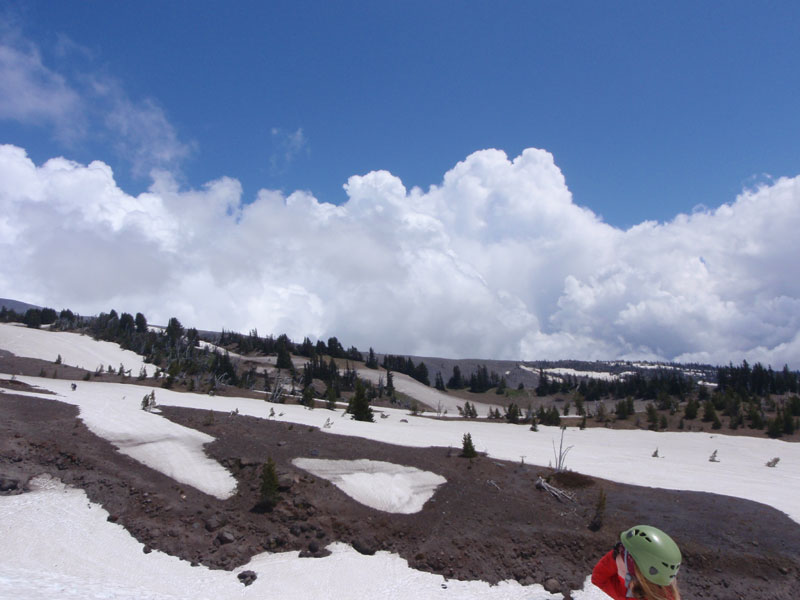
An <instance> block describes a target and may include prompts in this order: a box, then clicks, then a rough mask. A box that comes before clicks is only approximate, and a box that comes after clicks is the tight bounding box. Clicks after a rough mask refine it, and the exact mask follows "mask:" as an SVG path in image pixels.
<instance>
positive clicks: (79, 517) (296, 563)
mask: <svg viewBox="0 0 800 600" xmlns="http://www.w3.org/2000/svg"><path fill="white" fill-rule="evenodd" d="M0 332H2V333H0V335H2V336H3V337H0V348H3V349H6V350H10V351H12V352H14V353H15V354H20V355H23V356H34V355H37V353H39V354H41V353H43V352H44V350H45V349H48V348H49V350H47V352H46V354H47V356H40V357H43V358H46V359H48V360H53V359H54V357H52V356H50V355H51V354H53V352H54V350H53V349H54V346H53V344H51V343H50V341H51V340H53V341H54V343H56V342H55V340H59V341H58V342H57V343H59V344H61V343H62V342H61V340H69V341H68V342H63V343H64V344H65V345H64V346H63V349H64V352H61V351H60V350H55V352H56V353H60V354H62V360H63V361H65V362H67V361H71V360H74V357H76V356H78V357H80V356H93V357H94V359H95V360H96V361H97V362H98V364H112V365H113V364H114V363H115V362H116V361H120V358H119V357H120V356H121V355H120V354H119V353H121V352H122V351H121V350H120V349H119V348H118V347H116V346H114V345H106V344H102V345H99V344H98V343H97V342H94V341H93V340H91V339H90V338H87V337H83V336H79V335H74V334H56V333H48V332H41V331H40V332H36V331H35V330H25V329H21V328H16V331H15V330H13V329H11V328H8V327H7V326H2V327H0ZM20 332H22V333H20ZM12 333H13V335H12ZM64 335H69V336H70V337H62V336H64ZM42 336H46V337H42ZM8 339H11V340H13V341H12V342H11V343H8V344H7V343H6V340H8ZM12 346H13V347H12ZM106 351H107V354H106V353H105V352H106ZM68 356H69V357H73V359H67V358H66V357H68ZM80 360H83V359H80ZM74 364H80V361H76V362H75V363H74ZM125 364H126V367H127V368H131V366H132V365H133V363H132V362H131V363H130V364H129V363H125ZM0 377H10V374H0ZM18 379H20V380H22V381H25V382H27V383H29V384H31V385H35V386H38V387H40V388H41V389H42V390H45V389H49V390H52V391H54V392H56V393H57V395H55V396H53V395H51V394H43V393H42V394H35V395H37V396H39V397H42V398H46V399H50V400H60V401H64V402H69V403H71V404H75V405H77V406H78V407H79V408H80V416H81V418H82V419H84V420H85V422H86V423H87V426H89V428H90V429H92V431H94V432H95V433H97V434H98V435H101V436H103V437H105V438H107V439H109V440H110V441H112V443H114V444H116V445H117V446H118V447H119V448H120V451H122V452H126V453H127V454H129V455H130V456H133V457H134V458H136V459H137V460H140V461H141V462H143V463H145V464H148V465H150V466H151V467H153V468H156V469H158V470H160V471H161V472H163V473H166V474H168V475H170V476H173V477H177V474H178V473H183V474H185V477H184V478H183V479H181V481H182V482H184V483H185V484H187V485H194V486H195V487H198V488H199V489H203V490H208V491H209V493H215V494H217V495H221V497H225V496H224V495H225V494H228V493H230V491H231V489H232V488H231V486H232V485H233V479H232V478H231V477H230V474H228V473H227V472H225V470H224V469H222V467H221V466H220V465H218V464H217V463H215V462H214V461H212V460H209V459H207V458H206V457H205V456H204V455H203V454H202V449H201V448H202V444H203V443H205V442H207V441H209V440H210V438H208V437H207V436H203V435H201V434H199V433H197V432H192V431H191V430H188V429H186V428H182V427H180V426H177V425H175V424H172V423H170V422H168V421H167V420H166V419H163V418H162V417H160V416H159V415H158V414H155V413H146V412H144V411H142V410H141V398H142V396H143V395H144V394H145V393H147V392H148V389H147V388H143V387H140V386H131V385H126V384H112V383H102V382H78V385H77V389H76V390H72V389H71V382H68V381H62V380H58V379H42V378H37V377H18ZM426 389H427V388H426ZM3 393H5V392H3ZM156 400H157V402H158V403H159V404H162V405H173V406H184V407H192V408H199V409H203V410H209V409H213V410H224V411H233V410H237V409H238V411H239V412H240V413H242V414H247V415H252V416H256V417H260V418H269V412H270V410H269V409H270V408H271V407H273V406H274V405H271V404H269V403H266V402H264V401H261V400H254V399H248V398H229V397H220V396H217V397H210V396H204V395H199V394H187V393H178V392H174V391H170V390H163V389H157V390H156ZM280 413H283V414H282V415H280V416H279V417H277V418H279V419H281V420H284V421H290V422H294V423H301V424H305V425H314V426H317V427H320V428H322V431H324V432H327V433H330V434H344V435H355V436H361V437H365V438H369V439H375V440H380V441H383V442H388V443H394V444H400V445H408V446H454V447H457V446H458V445H460V443H461V438H462V435H463V434H464V433H466V432H470V433H471V435H472V438H473V441H474V442H475V445H476V447H477V448H478V450H483V451H487V452H488V453H489V454H490V456H493V457H496V458H502V459H508V460H514V461H517V460H519V459H520V457H521V456H524V457H525V461H526V462H527V463H538V464H547V463H548V462H551V461H552V459H553V443H554V442H557V440H558V438H559V436H560V434H561V431H560V430H559V429H557V428H549V427H540V430H539V431H538V432H532V431H530V430H529V429H528V428H527V427H525V426H514V425H509V424H503V423H490V422H486V421H482V422H478V421H462V420H450V421H440V420H436V419H427V418H423V417H412V416H410V415H408V414H407V412H406V411H401V410H397V409H384V414H385V415H387V418H381V419H377V420H376V422H375V423H362V422H357V421H352V420H350V419H349V418H346V416H345V415H344V414H343V412H342V411H341V410H338V411H335V412H332V411H328V410H324V409H317V410H307V409H305V408H304V407H302V406H297V405H281V406H280V411H279V414H280ZM326 424H327V425H328V426H327V427H326ZM565 443H566V444H568V445H571V446H573V449H572V450H571V452H570V454H569V455H568V460H567V465H568V466H569V467H570V468H572V469H574V470H576V471H580V472H583V473H587V474H590V475H596V476H600V477H605V478H608V479H614V480H616V481H620V482H624V483H631V484H638V485H648V486H656V487H664V488H672V489H683V490H697V491H707V492H714V493H719V494H727V495H731V496H737V497H741V498H747V499H751V500H756V501H759V502H763V503H765V504H769V505H772V506H774V507H776V508H778V509H779V510H782V511H784V512H785V513H787V514H788V515H789V516H790V517H791V518H792V519H794V520H795V521H797V522H800V503H798V502H797V498H798V497H800V469H798V465H800V444H791V443H786V442H781V441H776V440H769V439H760V438H750V437H741V436H740V437H732V436H725V435H721V434H708V433H688V432H686V433H656V432H650V431H614V430H608V429H587V430H584V431H580V430H578V429H569V430H567V431H566V433H565ZM656 448H658V450H659V452H658V454H659V456H660V457H661V458H653V457H652V454H653V451H654V450H655V449H656ZM714 451H716V452H717V458H718V459H719V462H710V461H709V457H710V455H711V453H712V452H714ZM773 457H780V459H781V460H780V463H779V465H778V466H777V467H776V468H767V467H766V466H765V463H766V461H768V460H769V459H771V458H773ZM609 465H616V467H615V468H610V467H609ZM353 472H355V471H353ZM356 483H357V485H356V486H355V487H356V488H357V491H358V493H359V494H362V495H364V494H366V496H369V494H368V492H369V484H368V483H365V481H364V480H363V478H362V479H359V480H358V481H357V482H356ZM414 485H415V484H414V483H413V482H412V483H411V487H413V486H414ZM379 495H380V494H377V493H376V494H375V496H376V497H377V496H379ZM363 498H364V496H362V500H359V501H364V500H363ZM367 501H368V502H369V501H372V500H367ZM106 516H107V515H106V514H105V511H103V510H102V509H100V508H98V507H97V506H94V505H92V504H91V503H89V502H88V501H87V499H86V496H85V495H84V494H83V492H81V491H79V490H68V489H64V488H63V486H60V485H57V484H55V483H53V482H44V483H42V485H41V488H40V489H38V490H36V491H35V492H32V493H28V494H23V495H20V496H10V497H2V498H0V539H2V540H3V543H2V544H0V598H11V597H13V598H28V599H31V600H43V599H45V598H56V597H57V598H111V599H127V598H134V597H135V598H137V599H141V598H152V599H156V600H162V599H163V600H166V599H171V598H186V597H191V598H193V599H202V598H214V599H215V600H219V599H223V600H224V599H227V598H241V597H249V598H262V597H265V596H266V595H269V596H270V597H272V596H282V597H286V598H323V597H325V598H327V597H342V598H370V599H372V598H375V597H380V598H384V599H387V600H393V599H395V598H397V599H398V600H399V599H400V598H403V599H405V598H407V597H408V596H409V595H411V596H413V597H418V598H498V599H499V598H504V599H505V598H508V599H516V598H526V599H528V600H544V599H546V598H551V597H552V596H551V595H550V594H548V593H547V592H545V591H543V590H542V589H541V588H538V587H535V586H533V587H527V588H523V587H521V586H519V585H518V584H516V583H508V584H502V585H500V586H496V587H491V586H489V585H487V584H483V583H479V582H478V583H476V582H472V583H467V582H456V581H447V582H445V580H444V579H443V578H442V577H439V576H435V575H430V574H427V573H421V572H419V571H415V570H412V569H409V568H408V566H407V565H406V563H405V562H404V561H403V560H401V559H399V558H398V557H396V556H392V555H389V554H387V553H377V554H376V555H375V556H371V557H368V556H362V555H360V554H357V553H356V552H354V551H353V550H351V549H349V548H348V547H346V546H343V545H339V544H337V545H334V546H333V548H332V549H333V550H334V552H333V554H332V555H331V556H329V557H327V558H324V559H314V560H307V559H299V558H298V556H297V553H283V554H272V555H269V554H265V555H260V556H257V557H254V558H253V560H252V561H251V563H250V564H249V565H247V567H245V568H250V569H253V570H255V571H256V572H257V573H258V574H259V575H260V576H259V578H258V580H257V581H256V582H255V583H254V584H253V585H252V586H249V587H247V588H245V587H243V586H242V585H241V583H239V582H238V581H237V580H236V578H235V576H234V575H233V574H230V573H225V572H220V571H210V570H208V569H205V568H202V567H196V568H192V567H190V566H189V565H188V564H187V563H185V562H182V561H179V560H178V559H176V558H172V557H168V556H165V555H163V554H160V553H158V552H153V553H151V554H147V555H145V554H143V553H142V551H141V546H140V545H139V544H138V542H136V541H135V540H134V539H133V538H131V536H129V535H128V534H127V533H126V532H125V531H124V530H123V529H122V528H121V527H119V526H117V525H114V524H112V523H108V522H107V521H106ZM76 548H80V552H75V549H76ZM376 574H379V575H376ZM443 586H447V587H446V588H445V587H443ZM559 597H560V595H559ZM603 597H604V596H603V595H602V593H601V592H599V590H597V589H596V588H594V587H593V586H592V585H591V584H587V585H585V590H584V591H578V592H575V593H574V594H573V598H576V600H599V599H600V598H603Z"/></svg>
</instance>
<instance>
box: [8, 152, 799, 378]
mask: <svg viewBox="0 0 800 600" xmlns="http://www.w3.org/2000/svg"><path fill="white" fill-rule="evenodd" d="M345 190H346V192H347V195H348V201H347V202H346V203H344V204H343V205H341V206H334V205H330V204H325V203H320V202H318V201H317V200H316V199H315V198H314V197H312V196H311V195H309V194H308V193H304V192H295V193H293V194H291V195H289V196H284V195H282V194H281V193H279V192H274V191H268V190H262V191H261V192H260V193H259V194H258V196H257V197H256V198H255V199H254V200H252V201H248V199H244V200H243V198H242V189H241V186H240V185H239V183H238V182H237V181H235V180H233V179H228V178H223V179H219V180H216V181H212V182H209V183H208V184H206V185H205V186H203V187H202V189H199V190H184V189H181V188H180V187H179V186H178V185H177V183H176V182H175V180H174V178H173V177H172V176H171V175H170V174H169V173H168V172H166V171H158V172H155V173H154V176H153V182H152V185H151V186H150V189H149V190H148V192H146V193H143V194H141V195H139V196H135V197H134V196H131V195H129V194H126V193H125V192H124V191H122V190H121V189H120V188H119V187H118V186H117V184H116V182H115V179H114V175H113V173H112V171H111V169H110V168H109V167H108V166H107V165H105V164H104V163H101V162H93V163H91V164H89V165H81V164H76V163H74V162H71V161H69V160H66V159H63V158H55V159H52V160H50V161H48V162H46V163H44V164H42V165H38V166H37V165H35V164H34V163H33V162H32V161H31V160H30V159H29V158H28V157H27V156H26V153H25V151H24V150H23V149H20V148H17V147H14V146H2V147H0V252H2V255H3V257H4V260H3V261H1V262H0V286H1V287H2V290H3V295H4V296H7V297H13V298H18V299H20V300H25V301H29V302H39V303H43V304H46V305H56V307H57V308H60V307H61V306H65V307H70V308H73V309H77V310H80V311H83V312H95V311H99V310H109V309H111V308H116V309H117V310H127V311H142V312H144V313H145V314H146V315H147V316H148V318H149V320H150V321H152V322H166V320H167V319H168V318H169V317H170V316H173V315H175V316H178V317H179V318H180V319H181V321H183V322H185V323H186V324H190V325H194V326H197V327H201V328H215V329H218V328H220V327H226V328H230V329H237V330H242V331H246V330H249V329H251V328H256V327H257V328H258V330H259V332H260V333H262V334H264V333H268V332H271V333H282V332H286V333H288V334H289V335H290V336H291V337H294V338H302V337H303V336H305V335H309V336H312V337H326V336H330V335H336V336H338V337H339V339H341V340H343V341H344V342H345V343H347V344H355V345H357V346H359V347H360V348H366V347H368V346H373V347H375V348H376V349H379V350H381V351H388V352H396V353H400V352H402V353H415V354H436V355H446V356H475V357H496V358H501V357H502V358H529V359H532V358H569V357H574V358H589V359H593V358H616V357H628V358H634V357H636V358H640V357H646V358H662V359H675V360H682V361H686V360H698V361H707V362H725V363H727V362H728V361H729V360H733V361H738V360H741V359H742V358H745V357H747V358H750V359H752V360H761V361H762V362H766V363H771V364H773V365H774V366H782V365H783V363H789V364H790V365H792V366H794V367H798V366H800V333H799V332H800V282H799V281H798V278H797V276H796V272H797V268H796V266H795V265H794V264H793V263H794V260H795V258H796V257H797V256H800V238H798V236H797V235H796V232H797V231H798V229H799V228H800V178H794V179H780V180H777V181H775V182H773V183H772V184H771V185H768V186H763V187H760V188H758V189H755V190H747V191H744V192H742V194H741V195H740V196H739V197H738V198H736V199H735V200H734V201H733V202H732V203H730V204H726V205H723V206H721V207H719V208H717V209H715V210H706V211H702V212H697V213H695V214H692V215H678V216H676V217H675V218H674V219H673V220H672V221H671V222H669V223H655V222H645V223H642V224H640V225H637V226H635V227H633V228H631V229H629V230H627V231H624V230H620V229H617V228H614V227H612V226H610V225H608V224H606V223H604V222H603V221H602V220H601V219H599V218H598V217H597V216H596V215H594V214H593V213H592V212H591V211H589V210H587V209H585V208H582V207H580V206H577V205H576V204H574V203H573V201H572V196H571V194H570V192H569V189H568V188H567V185H566V182H565V181H564V177H563V175H562V173H561V171H560V170H559V169H558V167H557V166H556V165H555V163H554V160H553V157H552V156H551V155H550V154H549V153H548V152H546V151H544V150H537V149H528V150H525V151H524V152H523V153H522V154H521V155H520V156H518V157H516V158H514V159H513V160H509V158H508V157H507V156H506V155H505V154H504V153H503V152H501V151H499V150H484V151H480V152H476V153H474V154H472V155H470V156H469V157H467V158H466V159H465V160H464V161H462V162H460V163H458V164H457V165H456V166H455V167H454V168H453V169H452V170H450V171H448V172H447V173H445V175H444V178H443V180H442V183H441V184H440V185H438V186H434V187H431V188H430V189H429V190H427V191H426V190H421V189H418V188H414V189H411V190H407V189H406V188H405V187H404V185H403V183H402V182H401V181H400V180H399V179H398V178H397V177H395V176H393V175H392V174H391V173H388V172H385V171H377V172H371V173H368V174H366V175H363V176H353V177H351V178H350V179H349V180H348V182H347V184H346V185H345Z"/></svg>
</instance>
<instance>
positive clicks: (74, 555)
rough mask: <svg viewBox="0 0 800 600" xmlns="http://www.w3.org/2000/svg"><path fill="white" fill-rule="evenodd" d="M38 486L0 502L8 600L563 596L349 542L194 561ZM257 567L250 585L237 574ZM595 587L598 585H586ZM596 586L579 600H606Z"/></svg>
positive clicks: (1, 582)
mask: <svg viewBox="0 0 800 600" xmlns="http://www.w3.org/2000/svg"><path fill="white" fill-rule="evenodd" d="M34 483H35V484H36V485H35V486H34V487H35V488H36V489H34V491H32V492H30V493H27V494H21V495H18V496H8V497H4V498H2V501H0V538H1V539H2V540H3V544H0V598H14V599H20V598H25V599H26V600H51V599H53V598H59V599H67V600H72V599H104V600H129V599H130V600H133V599H136V600H178V599H185V598H192V599H193V600H229V599H231V600H232V599H241V598H253V599H259V600H260V599H262V598H285V599H287V600H307V599H309V598H319V599H324V598H347V599H352V600H362V599H363V600H374V599H375V598H381V600H407V599H408V598H410V597H411V598H421V599H428V598H430V599H438V598H442V599H447V600H469V599H478V600H483V599H485V600H523V599H525V600H555V599H556V598H560V597H561V595H560V594H558V595H557V596H554V595H551V594H549V593H547V592H546V591H544V590H543V589H542V588H541V586H537V585H535V586H529V587H523V586H520V585H519V584H517V583H516V582H508V583H506V582H504V583H501V584H500V585H497V586H490V585H489V584H487V583H483V582H464V581H447V580H445V578H444V577H442V576H439V575H432V574H430V573H423V572H421V571H416V570H414V569H410V568H409V567H408V564H407V563H406V561H405V560H403V559H401V558H399V557H398V556H396V555H392V554H389V553H387V552H377V553H376V554H375V555H374V556H363V555H361V554H358V553H357V552H356V551H355V550H353V549H352V548H350V547H349V546H347V545H345V544H340V543H335V544H332V545H331V546H329V548H330V550H331V551H332V554H331V555H330V556H328V557H326V558H317V559H301V558H298V553H297V552H286V553H280V554H267V553H265V554H260V555H258V556H254V557H253V559H252V560H251V561H250V562H249V563H248V564H247V565H245V566H243V567H240V568H238V569H236V570H234V571H233V572H228V571H222V570H211V569H207V568H205V567H191V566H190V565H189V563H188V562H185V561H182V560H179V559H177V558H175V557H172V556H168V555H166V554H164V553H162V552H158V551H153V552H151V553H149V554H144V553H143V552H142V548H143V546H142V544H140V543H139V542H137V541H136V540H135V539H134V538H133V537H131V536H130V535H129V534H128V533H127V532H126V531H125V529H124V528H123V527H122V526H121V525H117V524H114V523H109V522H108V521H107V520H106V518H107V517H108V513H107V512H106V511H105V510H104V509H103V508H101V507H99V506H97V505H95V504H92V503H90V502H88V499H87V498H86V495H85V494H84V492H83V491H82V490H78V489H73V488H68V487H66V486H64V485H63V484H61V483H60V482H58V481H57V480H53V479H50V478H49V477H47V476H43V477H40V478H38V479H37V480H35V481H34ZM244 570H253V571H255V572H256V574H257V575H258V578H257V579H256V581H255V582H254V583H253V584H252V585H250V586H248V587H245V586H243V585H242V584H241V583H240V582H239V581H238V579H237V578H236V575H237V574H238V573H239V572H241V571H244ZM585 587H587V588H593V586H591V585H587V586H585ZM598 593H599V594H602V592H599V590H597V589H596V588H594V589H589V590H587V592H579V593H577V594H576V595H575V596H574V597H575V598H576V599H578V600H599V598H601V596H600V595H598Z"/></svg>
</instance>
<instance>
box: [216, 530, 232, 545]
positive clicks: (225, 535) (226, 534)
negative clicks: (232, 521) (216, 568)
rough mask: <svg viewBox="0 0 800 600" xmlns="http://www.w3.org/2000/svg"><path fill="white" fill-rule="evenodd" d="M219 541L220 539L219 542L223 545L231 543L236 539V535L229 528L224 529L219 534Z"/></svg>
mask: <svg viewBox="0 0 800 600" xmlns="http://www.w3.org/2000/svg"><path fill="white" fill-rule="evenodd" d="M217 541H219V543H220V544H223V545H224V544H231V543H233V542H235V541H236V536H235V535H233V533H231V532H230V531H228V530H227V529H223V530H222V531H220V532H219V535H217Z"/></svg>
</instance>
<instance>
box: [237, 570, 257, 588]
mask: <svg viewBox="0 0 800 600" xmlns="http://www.w3.org/2000/svg"><path fill="white" fill-rule="evenodd" d="M236 577H238V578H239V581H241V582H242V583H243V584H245V585H246V586H247V585H250V584H251V583H253V582H254V581H255V580H256V578H257V577H258V575H256V573H255V571H242V572H241V573H239V574H238V575H237V576H236Z"/></svg>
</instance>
